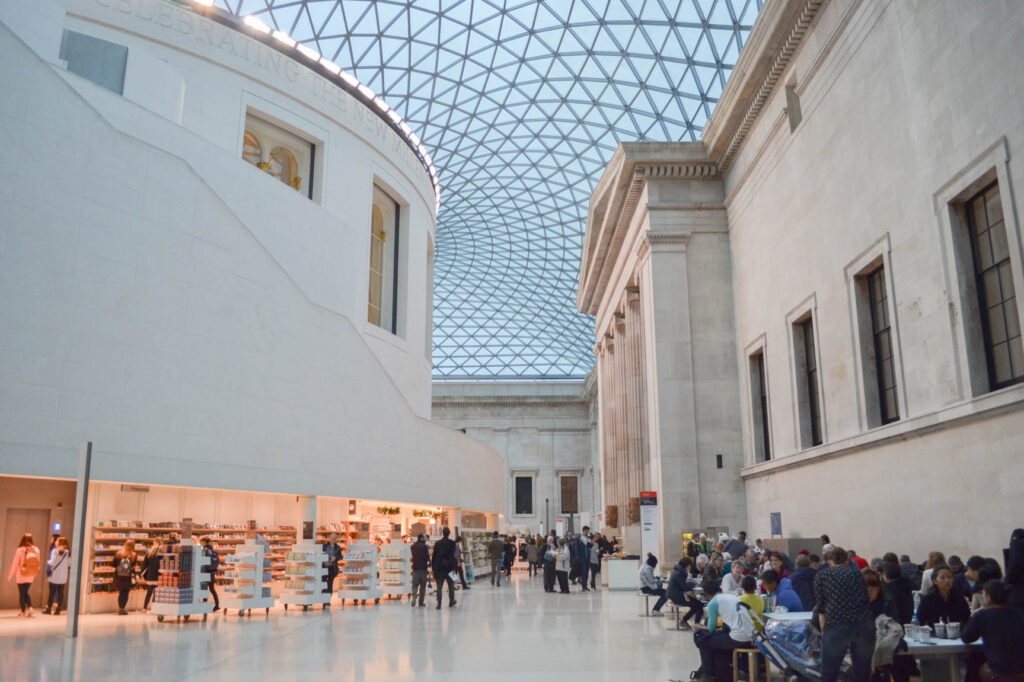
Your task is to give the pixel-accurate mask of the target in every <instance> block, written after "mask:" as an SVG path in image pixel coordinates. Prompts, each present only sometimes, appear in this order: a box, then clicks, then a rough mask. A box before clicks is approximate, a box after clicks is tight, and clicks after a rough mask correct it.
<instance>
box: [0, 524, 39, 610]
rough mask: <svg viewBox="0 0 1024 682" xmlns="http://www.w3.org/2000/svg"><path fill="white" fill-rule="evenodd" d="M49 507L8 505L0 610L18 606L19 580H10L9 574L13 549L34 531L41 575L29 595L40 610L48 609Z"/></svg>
mask: <svg viewBox="0 0 1024 682" xmlns="http://www.w3.org/2000/svg"><path fill="white" fill-rule="evenodd" d="M49 530H50V510H49V509H19V508H16V507H8V508H7V519H6V523H5V524H4V544H3V550H2V551H3V561H4V563H3V575H2V576H0V579H2V580H0V609H16V608H18V586H17V583H14V582H7V575H8V573H9V572H10V570H11V565H12V562H13V561H14V552H15V551H16V550H17V549H18V543H19V542H20V541H21V536H22V535H24V534H25V533H32V541H33V542H35V545H36V547H38V548H39V575H38V576H36V579H35V580H34V581H33V582H32V588H31V589H30V590H29V594H30V595H31V597H32V606H33V608H35V609H37V610H41V609H43V608H46V604H44V603H43V600H44V599H45V598H46V568H45V566H46V559H47V553H48V548H49V546H50V533H49Z"/></svg>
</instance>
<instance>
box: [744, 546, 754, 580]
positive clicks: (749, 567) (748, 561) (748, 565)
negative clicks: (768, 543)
mask: <svg viewBox="0 0 1024 682" xmlns="http://www.w3.org/2000/svg"><path fill="white" fill-rule="evenodd" d="M742 563H743V575H753V576H756V575H757V554H755V553H754V550H752V549H748V550H747V552H746V554H744V555H743V562H742Z"/></svg>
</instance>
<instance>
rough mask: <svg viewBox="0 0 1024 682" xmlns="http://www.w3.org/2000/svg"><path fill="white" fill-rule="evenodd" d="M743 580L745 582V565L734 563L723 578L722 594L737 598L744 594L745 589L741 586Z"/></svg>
mask: <svg viewBox="0 0 1024 682" xmlns="http://www.w3.org/2000/svg"><path fill="white" fill-rule="evenodd" d="M741 580H743V564H741V563H740V562H739V561H734V562H732V566H731V567H730V569H729V572H728V573H726V574H725V577H724V578H722V592H724V593H726V594H735V595H736V596H739V595H741V594H743V588H742V587H741V586H740V581H741Z"/></svg>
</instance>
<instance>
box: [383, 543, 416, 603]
mask: <svg viewBox="0 0 1024 682" xmlns="http://www.w3.org/2000/svg"><path fill="white" fill-rule="evenodd" d="M411 558H412V554H411V550H410V549H409V545H407V544H405V543H404V542H399V541H398V540H392V541H391V542H389V543H387V544H386V545H384V546H383V547H382V548H381V555H380V558H379V559H378V560H377V569H378V575H379V582H378V584H379V586H380V591H381V593H382V594H385V595H387V596H391V597H398V598H399V599H401V598H402V597H403V596H404V595H407V594H409V593H410V592H411V591H412V569H411Z"/></svg>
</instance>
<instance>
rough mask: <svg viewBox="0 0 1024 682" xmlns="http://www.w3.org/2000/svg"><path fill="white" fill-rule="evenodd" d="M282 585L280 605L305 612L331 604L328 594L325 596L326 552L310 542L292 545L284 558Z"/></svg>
mask: <svg viewBox="0 0 1024 682" xmlns="http://www.w3.org/2000/svg"><path fill="white" fill-rule="evenodd" d="M285 564H286V565H285V583H284V593H283V594H282V595H281V603H282V604H284V609H285V611H287V610H288V605H289V604H293V605H295V606H302V610H303V611H305V610H307V609H308V608H309V607H310V606H313V605H314V604H322V605H323V608H325V609H326V608H327V605H328V604H330V602H331V594H330V593H329V592H324V589H325V587H326V583H327V552H325V551H324V549H323V546H321V545H318V544H316V543H315V542H313V541H312V540H307V541H305V542H303V543H302V544H298V545H292V549H291V551H290V552H288V554H287V556H286V557H285Z"/></svg>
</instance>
